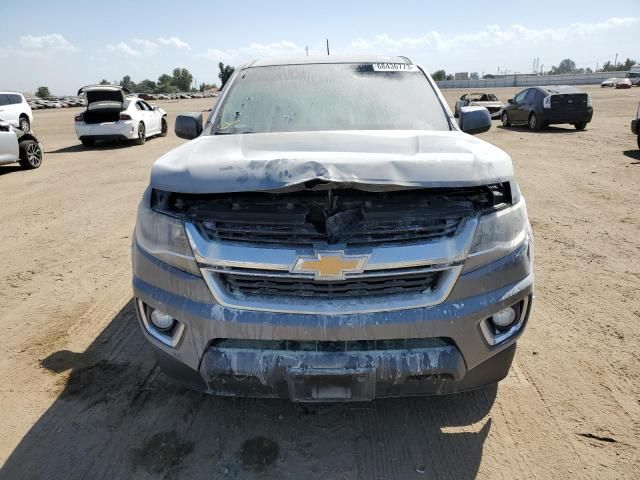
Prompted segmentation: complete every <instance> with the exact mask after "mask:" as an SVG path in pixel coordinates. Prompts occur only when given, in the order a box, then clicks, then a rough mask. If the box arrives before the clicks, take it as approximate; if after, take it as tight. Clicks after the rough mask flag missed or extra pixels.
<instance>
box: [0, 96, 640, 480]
mask: <svg viewBox="0 0 640 480" xmlns="http://www.w3.org/2000/svg"><path fill="white" fill-rule="evenodd" d="M586 90H588V91H589V92H590V93H591V94H592V96H593V104H594V109H595V116H594V120H593V122H592V123H591V124H590V125H589V126H588V128H587V130H586V131H583V132H577V131H575V130H574V129H573V128H572V127H570V126H566V127H565V126H561V127H553V128H549V129H547V130H545V131H543V132H540V133H534V132H531V131H528V130H526V129H520V128H511V129H504V128H502V127H501V126H499V123H498V122H494V126H493V128H492V129H491V130H490V131H489V132H487V133H485V134H482V135H481V137H482V138H484V139H486V140H488V141H489V142H491V143H494V144H495V145H497V146H499V147H501V148H503V149H504V150H506V151H507V152H508V153H509V154H510V155H511V156H512V157H513V160H514V164H515V168H516V172H517V178H518V180H519V182H520V186H521V188H522V191H523V192H524V195H525V196H526V199H527V201H528V206H529V213H530V217H531V220H532V224H533V229H534V234H535V238H536V275H537V276H536V281H537V285H536V300H535V304H534V309H533V315H532V318H531V320H530V322H529V326H528V330H527V332H526V333H525V335H524V337H523V338H522V340H521V341H520V342H519V349H518V353H517V355H516V360H515V362H514V365H513V368H512V371H511V374H510V375H509V377H508V378H507V379H506V380H505V381H503V382H502V383H501V384H500V385H499V386H498V387H496V388H488V389H485V390H481V391H477V392H471V393H466V394H461V395H456V396H451V397H432V398H419V399H392V400H380V401H375V402H372V403H367V404H348V405H345V404H336V405H326V406H305V405H294V404H292V403H290V402H288V401H274V400H252V399H232V398H216V397H210V396H205V395H200V394H197V393H193V392H189V391H186V390H184V389H181V388H179V387H175V386H173V385H171V384H170V383H168V381H167V380H166V379H165V378H164V377H163V375H162V374H160V372H159V371H158V368H157V367H156V365H155V363H154V360H153V357H152V355H151V352H150V350H149V348H148V346H147V345H146V343H145V340H144V339H143V337H142V334H141V332H140V331H139V328H138V325H137V323H136V320H135V313H134V310H133V307H132V302H131V286H130V264H129V255H130V254H129V248H130V242H131V232H132V228H133V225H134V221H135V211H136V207H137V203H138V201H139V199H140V196H141V194H142V192H143V190H144V188H145V186H146V183H147V181H148V176H149V169H150V166H151V164H152V162H153V161H154V159H156V158H157V157H159V156H160V155H161V154H163V153H164V152H167V151H168V150H169V149H171V148H172V147H174V146H176V145H179V144H180V143H181V142H182V140H180V139H178V138H176V137H175V135H173V133H171V134H170V135H169V136H168V137H166V138H155V139H150V140H149V141H148V142H147V144H146V145H144V146H133V145H109V146H103V147H99V148H96V149H93V150H86V149H85V148H84V147H82V146H81V145H80V144H79V142H78V141H77V139H76V138H75V135H74V130H73V116H74V114H75V113H76V110H77V109H64V110H47V111H37V112H35V120H34V130H35V132H36V133H37V134H38V136H39V137H40V138H41V139H42V141H43V143H44V150H45V152H46V154H45V159H44V163H43V166H42V167H41V168H40V169H39V170H35V171H28V172H27V171H21V170H19V169H18V168H17V167H13V166H4V167H0V191H2V196H3V198H4V202H3V203H4V204H3V207H2V209H1V210H0V219H1V223H0V225H1V228H0V282H1V283H0V292H2V294H1V295H0V322H1V323H0V325H1V326H2V331H3V334H2V340H1V341H0V375H1V378H2V379H3V381H2V383H1V384H0V412H1V413H0V462H1V463H2V464H3V466H2V467H1V469H0V478H1V479H20V480H23V479H32V478H33V479H44V478H47V479H65V480H69V479H76V478H77V479H87V478H91V479H125V478H141V479H146V478H189V479H214V478H216V479H217V478H221V479H226V478H241V479H245V478H246V479H250V478H266V479H269V478H274V479H276V478H277V479H286V478H291V479H300V478H319V479H335V480H345V479H365V480H368V479H396V478H398V479H412V478H416V479H420V478H429V479H433V478H473V477H478V478H486V479H498V478H509V479H511V478H542V479H547V478H599V479H602V478H612V479H613V478H615V479H619V478H640V361H639V360H640V348H639V347H640V340H639V338H640V294H639V293H638V289H639V287H640V246H639V245H640V240H639V239H640V227H639V226H640V209H639V208H638V205H640V154H639V152H638V151H637V149H636V140H635V138H634V137H633V136H632V134H631V133H630V131H629V121H630V120H631V118H632V116H633V114H635V111H636V107H637V105H638V102H639V101H640V88H634V89H632V90H617V91H616V90H609V89H607V90H604V89H600V88H596V87H587V88H586ZM495 91H496V93H497V94H498V95H499V97H500V98H501V99H502V100H506V99H507V98H508V97H509V96H511V95H512V94H513V93H514V92H515V89H496V90H495ZM462 93H464V92H462V91H457V90H446V91H445V96H446V97H447V99H448V100H449V102H450V103H451V105H452V106H453V102H454V100H455V98H457V97H459V96H460V95H462ZM209 103H210V101H209V100H191V101H182V102H179V103H165V104H163V107H164V108H166V109H167V110H168V112H169V116H170V118H171V119H173V118H175V114H176V113H177V112H179V111H182V110H195V109H206V108H207V107H208V106H209ZM171 128H173V125H171Z"/></svg>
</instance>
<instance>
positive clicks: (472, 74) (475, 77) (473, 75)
mask: <svg viewBox="0 0 640 480" xmlns="http://www.w3.org/2000/svg"><path fill="white" fill-rule="evenodd" d="M469 77H470V78H471V80H478V79H480V75H478V72H471V73H470V74H469Z"/></svg>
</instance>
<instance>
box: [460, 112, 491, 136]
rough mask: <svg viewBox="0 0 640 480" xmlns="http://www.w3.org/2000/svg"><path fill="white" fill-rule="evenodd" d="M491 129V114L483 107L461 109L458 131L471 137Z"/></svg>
mask: <svg viewBox="0 0 640 480" xmlns="http://www.w3.org/2000/svg"><path fill="white" fill-rule="evenodd" d="M490 128H491V114H489V110H487V109H486V108H485V107H462V108H461V109H460V129H461V130H462V131H463V132H465V133H469V134H471V135H475V134H476V133H482V132H486V131H487V130H489V129H490Z"/></svg>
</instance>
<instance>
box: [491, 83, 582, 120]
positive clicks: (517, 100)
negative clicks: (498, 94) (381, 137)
mask: <svg viewBox="0 0 640 480" xmlns="http://www.w3.org/2000/svg"><path fill="white" fill-rule="evenodd" d="M592 117H593V106H592V104H591V96H590V95H589V94H587V93H584V92H581V91H580V90H578V89H577V88H575V87H571V86H569V85H553V86H550V87H531V88H527V89H525V90H523V91H521V92H520V93H518V94H517V95H516V96H515V97H513V98H510V99H509V100H508V103H507V105H506V106H505V108H504V110H503V112H502V125H503V126H505V127H509V126H511V125H529V127H530V128H531V129H532V130H541V129H542V128H544V127H546V126H548V125H552V124H559V123H570V124H571V125H573V126H574V127H575V128H576V130H584V129H585V127H586V126H587V123H589V122H590V121H591V118H592Z"/></svg>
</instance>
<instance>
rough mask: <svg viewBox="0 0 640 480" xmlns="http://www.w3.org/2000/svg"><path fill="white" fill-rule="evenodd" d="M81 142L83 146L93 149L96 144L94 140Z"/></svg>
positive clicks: (86, 139)
mask: <svg viewBox="0 0 640 480" xmlns="http://www.w3.org/2000/svg"><path fill="white" fill-rule="evenodd" d="M80 141H81V142H82V145H84V146H85V147H87V148H90V147H93V146H94V145H95V144H96V141H95V140H94V139H93V138H83V139H82V140H80Z"/></svg>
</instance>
